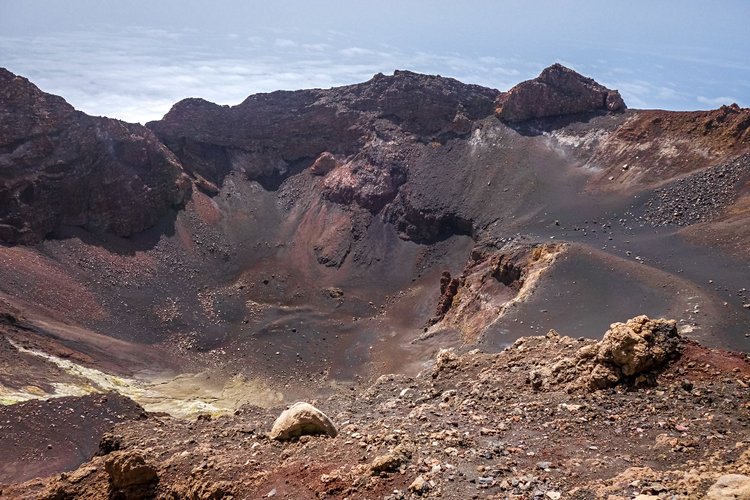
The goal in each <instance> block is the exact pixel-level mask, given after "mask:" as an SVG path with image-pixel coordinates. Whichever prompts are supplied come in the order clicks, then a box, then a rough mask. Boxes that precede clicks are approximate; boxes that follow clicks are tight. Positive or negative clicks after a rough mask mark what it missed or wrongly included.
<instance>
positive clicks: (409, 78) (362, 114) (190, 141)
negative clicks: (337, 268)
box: [148, 71, 498, 199]
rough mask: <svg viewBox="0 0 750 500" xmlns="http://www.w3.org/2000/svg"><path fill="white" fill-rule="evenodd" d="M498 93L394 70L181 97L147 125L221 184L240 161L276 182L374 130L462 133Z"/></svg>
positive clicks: (426, 136)
mask: <svg viewBox="0 0 750 500" xmlns="http://www.w3.org/2000/svg"><path fill="white" fill-rule="evenodd" d="M497 94H498V92H497V91H494V90H491V89H486V88H482V87H479V86H476V85H466V84H463V83H460V82H458V81H456V80H452V79H449V78H441V77H435V76H427V75H419V74H416V73H411V72H408V71H397V72H396V73H395V74H394V75H393V76H384V75H380V74H379V75H376V76H375V77H373V78H372V79H371V80H370V81H368V82H365V83H361V84H357V85H350V86H346V87H338V88H334V89H329V90H319V89H314V90H301V91H295V92H284V91H279V92H273V93H270V94H257V95H253V96H250V97H248V98H247V99H246V100H245V101H244V102H242V103H241V104H239V105H237V106H233V107H228V106H218V105H215V104H212V103H209V102H207V101H204V100H202V99H186V100H184V101H181V102H179V103H177V104H175V105H174V107H173V108H172V109H171V110H170V111H169V113H167V115H166V116H165V117H164V119H162V120H160V121H157V122H151V123H149V124H148V127H150V128H151V129H152V130H153V131H154V132H155V133H156V134H157V136H158V137H159V138H160V139H161V140H162V141H163V142H164V143H165V144H166V145H167V146H169V148H170V149H171V150H172V151H174V152H175V153H176V154H177V156H178V157H179V158H180V160H181V161H182V163H183V165H184V166H185V168H186V169H187V171H189V172H190V173H191V174H193V175H195V176H199V177H202V178H204V179H206V180H208V181H210V182H211V183H214V184H219V183H221V181H222V179H223V178H224V176H225V175H226V174H227V173H228V172H229V171H231V170H232V169H241V170H242V171H244V173H245V174H246V175H247V177H248V178H249V179H253V180H258V181H260V182H261V183H263V184H264V185H266V186H269V187H274V186H276V185H278V183H279V182H280V181H281V180H282V179H283V178H285V177H287V176H288V175H289V174H290V173H293V172H294V171H295V169H298V168H299V167H300V165H302V164H304V165H305V166H307V165H308V164H309V163H310V162H311V161H312V160H314V159H315V158H317V157H318V155H320V154H321V153H323V152H328V153H329V154H333V155H339V156H343V157H348V156H353V155H355V154H357V153H359V152H361V151H362V150H363V149H366V146H367V145H368V144H372V142H373V140H374V139H376V138H377V139H380V141H381V144H382V142H384V141H385V142H387V141H390V140H394V139H395V140H404V139H407V140H408V139H413V138H416V139H417V140H421V141H429V140H434V139H438V140H440V139H442V140H444V139H446V138H448V137H455V136H457V135H465V134H467V133H468V132H470V126H471V123H472V120H476V119H479V118H483V117H485V116H488V115H490V114H492V111H493V100H494V99H495V97H496V95H497ZM381 166H382V165H381ZM349 199H350V197H349Z"/></svg>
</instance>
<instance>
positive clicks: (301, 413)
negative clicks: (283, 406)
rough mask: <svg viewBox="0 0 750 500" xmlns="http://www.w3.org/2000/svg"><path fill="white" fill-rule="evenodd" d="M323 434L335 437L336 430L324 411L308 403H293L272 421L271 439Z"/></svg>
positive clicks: (283, 439)
mask: <svg viewBox="0 0 750 500" xmlns="http://www.w3.org/2000/svg"><path fill="white" fill-rule="evenodd" d="M315 434H325V435H328V436H331V437H336V435H337V434H338V431H337V430H336V426H334V425H333V422H331V420H330V419H329V418H328V416H326V414H325V413H323V412H322V411H320V410H318V409H317V408H315V407H314V406H313V405H311V404H310V403H303V402H299V403H294V404H293V405H292V406H291V407H289V409H287V410H284V411H283V412H282V413H281V415H279V418H277V419H276V421H275V422H274V423H273V428H272V429H271V432H270V433H269V437H270V438H271V439H277V440H279V441H286V440H288V439H292V438H293V437H299V436H303V435H315Z"/></svg>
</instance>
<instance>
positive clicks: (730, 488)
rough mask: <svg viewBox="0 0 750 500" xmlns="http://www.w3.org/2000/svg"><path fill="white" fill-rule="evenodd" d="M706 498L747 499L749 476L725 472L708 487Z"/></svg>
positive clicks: (712, 499)
mask: <svg viewBox="0 0 750 500" xmlns="http://www.w3.org/2000/svg"><path fill="white" fill-rule="evenodd" d="M706 499H707V500H749V499H750V476H744V475H742V474H725V475H723V476H721V477H720V478H719V479H718V480H717V481H716V483H714V484H713V486H711V488H709V490H708V493H707V494H706Z"/></svg>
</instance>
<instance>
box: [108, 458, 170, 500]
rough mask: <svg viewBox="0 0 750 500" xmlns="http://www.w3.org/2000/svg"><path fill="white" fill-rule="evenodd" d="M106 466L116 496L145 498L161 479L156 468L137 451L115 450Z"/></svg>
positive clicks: (113, 495)
mask: <svg viewBox="0 0 750 500" xmlns="http://www.w3.org/2000/svg"><path fill="white" fill-rule="evenodd" d="M104 466H105V469H106V471H107V474H108V475H109V484H110V488H111V493H112V494H111V496H112V497H114V498H125V499H131V498H132V499H135V498H143V497H144V496H145V495H146V494H147V493H146V492H148V490H150V489H151V488H152V487H153V486H154V485H155V484H156V483H157V482H158V481H159V477H158V475H157V471H156V468H155V467H154V466H153V465H150V464H148V463H147V462H146V459H145V458H144V457H143V455H142V454H140V453H139V452H137V451H118V452H114V453H113V454H111V455H110V456H109V457H108V458H107V461H106V462H105V465H104Z"/></svg>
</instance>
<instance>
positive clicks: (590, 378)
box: [528, 316, 682, 390]
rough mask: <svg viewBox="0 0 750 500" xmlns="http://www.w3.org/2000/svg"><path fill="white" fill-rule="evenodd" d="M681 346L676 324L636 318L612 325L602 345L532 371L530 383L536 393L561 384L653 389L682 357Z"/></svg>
mask: <svg viewBox="0 0 750 500" xmlns="http://www.w3.org/2000/svg"><path fill="white" fill-rule="evenodd" d="M681 344H682V339H681V337H680V334H679V333H678V332H677V322H676V321H674V320H667V319H649V318H648V316H636V317H635V318H632V319H629V320H628V321H626V322H625V323H613V324H612V325H610V327H609V330H607V332H606V333H605V334H604V337H603V338H602V340H601V341H599V342H595V343H591V344H588V345H586V346H584V347H581V348H580V349H578V351H576V352H575V353H574V354H573V355H572V356H570V357H565V358H562V359H560V360H558V361H557V362H555V363H552V364H551V365H549V366H545V367H543V368H540V369H537V370H533V371H531V372H530V373H529V376H528V381H529V383H530V384H531V385H532V387H533V388H534V389H536V390H541V389H545V388H548V387H550V386H552V385H560V384H565V385H567V387H568V389H569V390H577V389H584V390H592V389H593V390H596V389H605V388H608V387H614V386H616V385H618V384H622V383H628V384H632V385H636V386H637V385H653V384H654V383H655V382H656V376H657V375H658V373H659V371H660V370H661V369H662V368H664V367H665V366H666V365H667V363H669V361H671V360H673V359H675V358H677V357H678V356H679V354H680V349H681Z"/></svg>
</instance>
